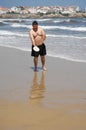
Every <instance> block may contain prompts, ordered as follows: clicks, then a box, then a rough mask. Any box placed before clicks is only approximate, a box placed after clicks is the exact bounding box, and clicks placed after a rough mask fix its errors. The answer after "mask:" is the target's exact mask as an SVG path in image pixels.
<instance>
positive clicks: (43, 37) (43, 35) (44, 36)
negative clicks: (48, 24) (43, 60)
mask: <svg viewBox="0 0 86 130" xmlns="http://www.w3.org/2000/svg"><path fill="white" fill-rule="evenodd" d="M42 39H43V41H44V40H45V39H46V33H45V32H44V30H42Z"/></svg>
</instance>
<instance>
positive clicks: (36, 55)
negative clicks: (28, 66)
mask: <svg viewBox="0 0 86 130" xmlns="http://www.w3.org/2000/svg"><path fill="white" fill-rule="evenodd" d="M33 47H34V46H33V45H32V51H31V56H34V57H38V56H39V55H40V56H44V55H46V46H45V44H44V43H43V44H42V45H39V46H37V47H39V49H40V51H38V52H36V51H34V50H33Z"/></svg>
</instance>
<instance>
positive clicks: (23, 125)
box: [0, 47, 86, 130]
mask: <svg viewBox="0 0 86 130" xmlns="http://www.w3.org/2000/svg"><path fill="white" fill-rule="evenodd" d="M46 66H47V71H46V72H44V71H42V69H41V63H40V60H39V64H38V72H34V71H33V59H32V57H31V56H30V53H29V52H23V51H20V50H16V49H12V48H5V47H0V130H86V63H78V62H72V61H66V60H63V59H58V58H51V57H47V56H46Z"/></svg>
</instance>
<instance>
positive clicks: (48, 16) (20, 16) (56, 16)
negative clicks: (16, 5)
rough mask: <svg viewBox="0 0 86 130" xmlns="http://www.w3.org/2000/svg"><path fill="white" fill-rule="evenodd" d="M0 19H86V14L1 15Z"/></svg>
mask: <svg viewBox="0 0 86 130" xmlns="http://www.w3.org/2000/svg"><path fill="white" fill-rule="evenodd" d="M0 18H8V19H10V18H13V19H17V18H24V19H26V18H86V12H85V13H74V14H69V15H67V14H65V15H63V14H49V15H39V14H15V13H11V14H0Z"/></svg>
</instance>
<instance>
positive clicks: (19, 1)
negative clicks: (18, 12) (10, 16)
mask: <svg viewBox="0 0 86 130" xmlns="http://www.w3.org/2000/svg"><path fill="white" fill-rule="evenodd" d="M52 5H53V6H54V5H60V6H74V5H76V6H79V7H80V9H81V10H82V9H84V8H85V7H86V0H0V6H3V7H8V8H11V7H12V6H52Z"/></svg>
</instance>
